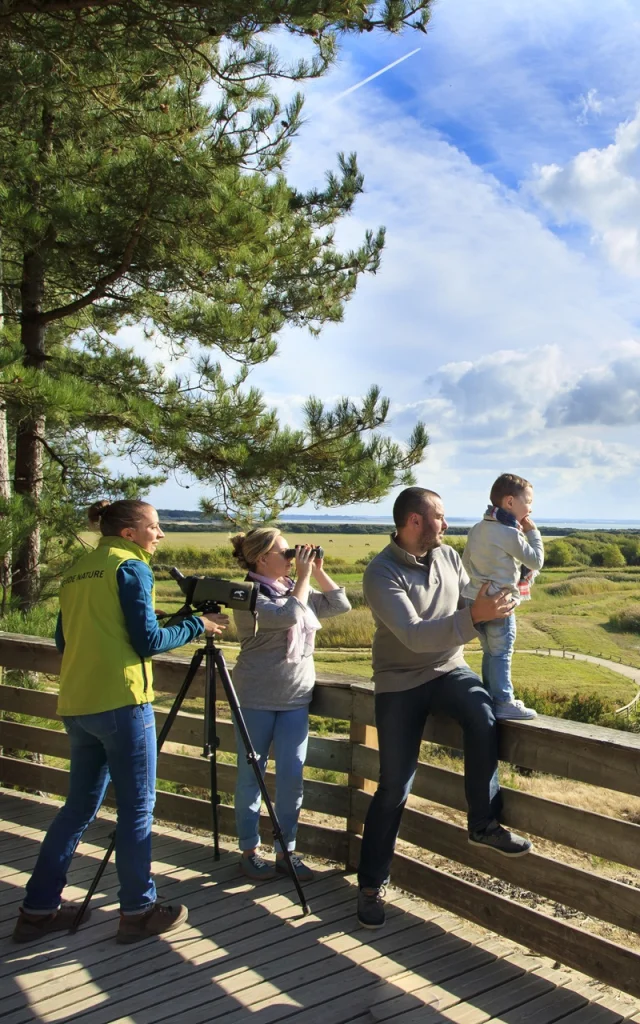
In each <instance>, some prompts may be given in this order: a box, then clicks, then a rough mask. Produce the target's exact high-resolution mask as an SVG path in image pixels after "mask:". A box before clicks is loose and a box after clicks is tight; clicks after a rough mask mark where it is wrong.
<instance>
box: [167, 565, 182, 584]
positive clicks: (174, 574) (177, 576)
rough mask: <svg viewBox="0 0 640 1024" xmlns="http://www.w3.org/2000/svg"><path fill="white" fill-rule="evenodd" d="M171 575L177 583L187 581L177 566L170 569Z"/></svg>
mask: <svg viewBox="0 0 640 1024" xmlns="http://www.w3.org/2000/svg"><path fill="white" fill-rule="evenodd" d="M169 575H170V576H171V578H172V579H174V580H175V581H176V583H181V582H182V580H183V579H185V577H184V576H183V574H182V573H181V572H180V570H179V569H176V567H175V565H172V566H171V568H170V569H169Z"/></svg>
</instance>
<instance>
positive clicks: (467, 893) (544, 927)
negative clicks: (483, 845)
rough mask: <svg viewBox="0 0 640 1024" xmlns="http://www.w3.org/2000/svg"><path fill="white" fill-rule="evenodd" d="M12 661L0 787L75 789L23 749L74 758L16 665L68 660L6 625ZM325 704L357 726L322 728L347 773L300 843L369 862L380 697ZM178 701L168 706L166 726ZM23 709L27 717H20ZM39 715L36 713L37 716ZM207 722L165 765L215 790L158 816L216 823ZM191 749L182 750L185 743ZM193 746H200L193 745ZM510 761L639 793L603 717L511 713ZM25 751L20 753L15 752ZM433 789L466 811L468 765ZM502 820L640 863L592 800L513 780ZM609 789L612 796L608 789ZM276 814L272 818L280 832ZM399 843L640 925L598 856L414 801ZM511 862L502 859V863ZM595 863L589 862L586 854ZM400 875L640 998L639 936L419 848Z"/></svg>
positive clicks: (434, 781)
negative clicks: (464, 873) (500, 842)
mask: <svg viewBox="0 0 640 1024" xmlns="http://www.w3.org/2000/svg"><path fill="white" fill-rule="evenodd" d="M187 665H188V661H186V660H185V659H184V658H177V657H168V656H162V657H159V658H157V659H155V672H154V676H155V686H156V689H157V691H158V693H159V694H163V695H171V694H174V693H176V692H177V690H178V687H179V685H180V683H181V682H182V679H183V677H184V673H185V670H186V666H187ZM0 666H4V667H5V669H7V670H9V671H8V672H7V673H5V678H4V683H3V685H2V686H0V750H2V748H4V753H2V754H0V783H2V784H5V785H10V786H20V787H23V788H27V789H35V790H39V791H44V792H48V793H56V794H60V795H64V794H65V793H66V788H67V782H68V772H67V771H66V770H65V769H64V768H61V767H57V766H55V765H52V764H50V763H36V762H34V761H31V760H28V759H26V758H25V757H24V756H15V753H18V752H20V753H21V754H22V755H24V753H27V754H28V753H37V754H41V755H44V756H46V757H49V758H58V759H66V758H68V743H67V737H66V734H65V733H64V732H63V731H62V730H61V729H60V725H59V721H58V720H57V715H56V701H57V694H56V688H55V681H54V680H53V679H48V680H47V681H46V683H45V685H46V689H29V688H27V687H26V686H25V685H20V683H21V679H20V678H19V677H16V673H15V672H14V671H11V670H18V672H37V673H42V674H44V675H46V676H49V677H52V676H55V675H57V673H58V671H59V667H60V656H59V654H58V652H57V651H56V650H55V647H54V646H53V644H52V643H51V641H48V640H42V639H38V638H34V637H23V636H16V635H10V634H2V633H0ZM202 694H203V673H202V672H201V673H200V675H199V677H197V678H196V680H195V681H194V684H193V687H192V690H191V691H190V694H189V697H190V698H192V697H196V696H201V695H202ZM219 710H220V712H221V713H222V717H221V718H220V720H219V721H218V735H219V737H220V750H221V751H222V752H223V753H224V754H228V753H233V752H234V751H235V736H234V730H233V727H232V725H231V723H230V721H229V720H228V718H225V717H224V715H225V711H226V708H225V706H224V704H223V702H221V704H220V709H219ZM311 711H312V713H313V714H316V715H320V716H323V717H328V718H334V719H340V720H342V721H348V722H349V735H348V736H346V735H345V736H342V735H340V736H336V735H334V736H313V737H312V739H311V742H310V744H309V754H308V758H307V764H308V765H309V766H310V767H312V768H317V769H322V770H327V769H329V770H332V771H335V772H338V773H340V776H339V781H337V782H327V781H320V780H317V779H309V780H307V781H306V783H305V801H304V809H305V813H308V812H312V814H313V813H315V814H321V815H323V816H327V815H329V816H331V818H332V819H333V821H332V822H331V824H330V825H326V824H323V825H319V824H317V823H315V822H314V821H313V820H309V818H308V816H307V818H306V820H303V821H302V822H301V825H300V829H299V835H298V840H299V846H300V848H301V849H302V850H303V851H306V852H308V853H313V854H316V855H319V856H322V857H326V858H329V859H332V860H336V861H343V862H345V863H346V864H347V865H348V866H350V867H354V866H355V865H356V864H357V859H358V852H359V844H360V835H361V833H362V827H363V822H364V817H365V814H366V810H367V807H368V804H369V801H370V799H371V793H372V792H373V791H374V790H375V784H376V779H377V774H378V753H377V749H376V732H375V728H374V704H373V695H372V692H371V689H370V688H369V687H368V686H366V685H363V684H362V683H361V682H358V681H350V680H347V681H342V682H336V681H327V680H323V679H320V680H319V682H318V685H317V687H316V690H315V693H314V699H313V703H312V706H311ZM166 714H167V711H166V710H165V709H163V708H159V709H158V710H157V719H158V725H159V726H160V725H161V724H162V722H163V720H164V719H165V717H166ZM22 716H26V717H27V719H28V720H27V721H24V720H20V718H21V717H22ZM34 720H35V721H34ZM202 737H203V719H202V716H201V715H199V714H193V713H186V712H181V713H180V714H179V715H178V717H177V719H176V721H175V723H174V726H173V728H172V732H171V733H170V736H169V743H170V747H169V751H167V752H163V753H162V754H161V757H160V759H159V764H158V777H159V779H160V780H161V783H160V785H161V786H162V782H163V781H164V782H170V783H174V784H176V785H177V786H184V787H187V788H190V789H195V790H198V789H200V790H201V791H203V798H201V799H200V798H197V797H194V796H189V795H182V794H180V793H174V792H166V791H162V789H160V791H159V792H158V799H157V804H156V814H157V816H158V817H159V818H162V819H165V820H170V821H175V822H179V823H181V824H189V825H192V826H199V827H203V828H208V827H210V806H209V803H208V801H207V799H205V798H204V796H205V794H206V791H207V787H208V784H209V773H208V766H207V764H206V761H205V760H204V759H202V758H200V757H199V756H198V754H197V748H198V747H201V746H202ZM424 739H425V740H427V741H430V742H433V743H437V744H441V745H444V746H446V747H451V748H453V749H457V750H459V749H460V748H461V747H462V734H461V730H460V727H459V726H458V725H457V724H456V723H455V722H453V721H452V720H450V719H446V718H432V719H430V720H429V721H428V724H427V728H426V730H425V734H424ZM180 748H183V749H182V750H181V749H180ZM194 748H196V749H195V750H194ZM499 749H500V758H501V760H503V761H506V762H509V763H511V764H513V765H516V766H519V767H521V768H529V769H533V770H535V771H539V772H544V773H548V774H550V775H554V776H560V777H561V778H563V779H566V780H568V781H567V786H569V785H570V784H571V781H578V782H581V783H588V784H589V785H591V786H597V787H599V788H601V789H605V790H615V791H617V792H621V793H625V794H628V795H629V796H631V797H640V736H638V735H633V734H629V733H625V732H619V731H617V730H613V729H604V728H601V727H599V726H591V725H583V724H581V723H576V722H568V721H565V720H558V719H553V718H546V717H540V718H538V719H536V720H535V721H533V722H527V723H512V722H508V723H502V724H501V725H500V732H499ZM12 751H13V752H15V753H14V754H12V753H11V752H12ZM235 776H236V768H235V765H234V764H231V763H221V764H219V770H218V777H219V787H220V790H221V792H222V793H223V794H231V793H232V792H233V789H234V787H235ZM267 785H268V787H269V789H270V790H271V791H273V785H274V776H273V775H272V774H271V773H267ZM413 793H414V795H415V796H416V797H422V798H424V799H427V800H429V801H431V802H432V803H435V804H439V805H441V806H442V807H443V808H454V809H456V810H459V811H464V809H465V806H466V805H465V798H464V782H463V778H462V775H461V774H459V773H458V772H456V771H452V770H450V769H446V768H443V767H440V766H438V765H436V764H429V763H426V762H421V763H420V764H419V766H418V771H417V774H416V780H415V784H414V788H413ZM503 793H504V820H505V823H506V824H508V825H511V826H513V827H514V828H518V829H522V830H524V831H525V832H527V833H528V834H531V835H533V836H534V837H539V838H541V839H544V840H547V841H549V842H552V843H554V844H558V845H559V846H562V847H566V848H569V849H571V850H577V851H581V852H582V853H583V854H586V855H588V856H590V857H591V858H602V859H603V860H604V861H608V862H612V863H614V864H617V865H625V866H626V867H627V868H630V869H633V870H640V824H635V823H633V822H632V821H628V820H624V819H622V818H615V817H609V816H608V815H606V814H599V813H596V812H595V811H590V810H583V809H581V808H579V807H575V806H572V805H570V804H566V803H561V802H557V801H553V800H549V799H545V798H543V797H539V796H535V795H533V794H531V793H525V792H522V791H519V790H517V789H513V788H509V787H505V788H504V790H503ZM603 799H604V794H603ZM220 822H221V827H222V829H223V831H225V832H226V833H228V834H234V832H235V823H234V815H233V809H232V807H231V806H230V804H227V803H226V802H225V803H223V804H222V805H221V808H220ZM268 825H269V822H268V819H265V821H264V827H265V833H266V834H267V835H268V833H269V829H268ZM400 837H401V839H403V840H405V841H406V842H408V843H411V844H413V846H414V847H417V848H419V849H422V850H426V851H430V852H432V853H435V854H437V855H439V856H440V857H444V858H446V859H447V860H450V861H454V862H456V863H458V864H462V865H465V866H466V867H468V868H471V869H473V870H474V871H478V872H482V873H483V874H485V875H487V874H488V875H491V874H494V875H495V876H496V877H498V878H500V879H501V880H502V881H504V882H507V883H511V884H512V885H516V886H518V887H520V888H522V889H525V890H527V891H529V892H533V893H536V894H537V895H539V896H540V897H542V898H544V899H546V900H550V901H553V902H554V903H557V904H562V905H563V906H564V907H567V908H575V910H576V911H579V912H581V913H583V914H586V915H588V916H589V917H591V918H595V919H598V920H600V921H603V922H607V923H609V924H612V925H614V926H616V927H618V928H621V929H624V930H626V931H628V932H631V933H635V934H636V935H637V934H638V933H640V886H638V885H637V884H634V882H633V880H631V881H629V882H627V881H624V880H615V879H614V878H611V877H608V876H607V875H605V874H594V871H593V870H592V869H591V865H589V867H588V869H586V868H585V867H584V866H576V865H575V864H571V863H567V862H566V861H564V860H561V859H558V857H556V856H549V855H547V854H546V853H542V852H541V853H539V852H534V853H532V854H531V855H529V856H528V857H525V858H521V859H517V860H515V861H510V860H507V859H506V858H497V857H495V855H494V856H493V857H492V855H491V854H490V853H488V852H486V851H479V850H477V849H476V848H475V847H472V846H470V845H469V843H468V842H467V835H466V829H465V828H464V827H462V825H460V824H456V823H454V822H451V821H449V820H443V819H442V817H440V816H438V815H430V814H426V813H424V811H422V810H419V809H418V808H417V807H416V806H410V807H408V808H407V809H406V810H405V814H404V817H403V823H402V829H401V833H400ZM496 861H499V863H496ZM587 863H588V862H587ZM393 880H394V881H395V882H396V883H397V884H399V885H402V886H404V887H406V888H407V889H409V890H410V891H412V892H415V893H416V894H418V895H421V896H424V897H425V898H426V899H428V900H429V901H430V902H433V903H436V904H439V905H442V906H444V907H446V908H447V909H449V910H451V911H454V912H455V913H457V914H460V915H461V916H463V917H467V918H470V919H472V920H474V921H478V922H481V923H483V924H485V925H486V926H487V927H490V928H492V929H493V930H494V931H497V932H499V933H501V934H503V935H505V936H506V937H508V938H511V939H513V940H515V941H518V942H522V943H524V944H525V945H527V946H529V947H530V948H533V949H535V950H537V951H538V952H540V953H544V954H546V955H549V956H553V957H555V958H556V959H559V960H561V961H562V962H564V963H566V964H567V965H569V966H571V967H574V968H577V969H578V970H581V971H584V972H586V973H588V974H591V975H592V976H593V977H595V978H598V979H599V980H601V981H604V982H606V983H608V984H611V985H614V986H616V987H618V988H622V989H626V990H627V991H629V992H630V993H632V994H634V995H636V996H640V952H639V951H638V948H640V940H639V941H638V948H635V949H634V948H633V946H635V945H636V943H635V941H634V940H633V939H630V940H629V941H630V944H629V945H628V946H625V945H623V944H621V943H618V942H611V941H608V940H607V939H605V938H602V937H601V936H599V935H596V934H592V933H590V932H587V931H585V930H584V929H581V928H579V927H577V926H576V925H572V924H571V923H569V922H568V921H566V920H558V919H556V918H555V917H551V916H549V915H547V914H545V913H541V912H540V911H538V910H533V909H531V908H530V907H528V906H526V905H523V904H521V903H516V902H512V901H510V900H508V899H507V898H505V897H504V896H502V895H499V894H497V893H495V892H492V891H490V890H489V889H485V888H483V887H482V883H481V882H480V883H479V884H472V883H470V882H468V881H463V880H462V879H461V878H458V877H454V875H453V874H450V873H448V872H446V871H444V870H442V869H441V868H435V867H433V866H431V865H430V864H426V863H424V862H423V861H421V860H419V859H418V858H413V857H408V856H406V855H400V854H398V855H396V858H395V859H394V865H393Z"/></svg>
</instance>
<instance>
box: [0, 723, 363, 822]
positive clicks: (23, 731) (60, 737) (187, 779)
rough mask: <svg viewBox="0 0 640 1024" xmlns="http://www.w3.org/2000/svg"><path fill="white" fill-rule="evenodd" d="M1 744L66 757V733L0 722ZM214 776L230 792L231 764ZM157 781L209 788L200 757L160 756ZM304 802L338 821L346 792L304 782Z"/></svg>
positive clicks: (271, 782)
mask: <svg viewBox="0 0 640 1024" xmlns="http://www.w3.org/2000/svg"><path fill="white" fill-rule="evenodd" d="M1 744H4V745H5V746H6V747H7V748H8V749H15V750H24V751H37V752H38V753H41V754H46V755H48V756H50V757H62V758H68V757H69V740H68V737H67V734H66V733H64V732H58V731H56V730H54V729H45V728H42V727H41V726H33V725H23V724H21V723H17V722H7V721H1V720H0V745H1ZM217 776H218V789H219V792H222V793H233V792H234V791H235V786H236V777H237V769H236V768H235V766H234V765H228V764H220V763H219V764H218V765H217ZM158 778H159V779H164V780H166V781H170V782H179V783H182V784H183V785H186V786H196V787H201V788H203V789H208V788H209V785H210V766H209V762H208V760H206V759H204V758H197V757H190V756H187V755H184V754H165V753H161V754H160V757H159V758H158ZM265 781H266V783H267V789H268V791H269V794H270V796H272V797H274V798H275V790H276V776H275V774H274V773H272V772H267V773H266V775H265ZM304 800H305V808H306V809H307V810H309V811H317V812H318V813H321V814H332V815H335V816H336V817H339V818H346V816H347V813H348V806H349V792H348V790H347V788H346V787H345V786H341V785H338V784H336V783H332V782H320V781H316V780H313V779H307V780H306V781H305V796H304Z"/></svg>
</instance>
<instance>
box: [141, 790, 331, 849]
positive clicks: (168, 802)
mask: <svg viewBox="0 0 640 1024" xmlns="http://www.w3.org/2000/svg"><path fill="white" fill-rule="evenodd" d="M219 811H220V828H221V831H222V832H223V833H224V834H225V835H229V836H233V835H235V832H236V828H235V815H234V811H233V808H231V807H227V806H225V805H224V804H221V805H220V808H219ZM155 816H156V818H159V819H164V820H166V821H176V822H179V823H180V824H184V825H194V826H196V827H197V828H204V829H210V828H211V806H210V804H209V802H208V801H205V800H195V799H193V797H187V796H178V795H177V794H175V793H163V792H158V794H157V798H156V809H155ZM260 832H261V835H262V837H263V840H264V841H265V842H267V843H271V842H272V840H273V836H272V832H271V822H270V819H269V817H268V816H267V815H261V816H260ZM297 848H298V850H299V851H300V852H301V853H308V854H311V855H315V856H318V857H324V858H326V859H327V860H332V861H336V862H338V863H344V861H345V860H346V854H347V834H346V832H336V831H335V830H334V829H331V828H325V827H323V826H320V825H311V824H308V823H307V822H304V821H301V822H300V823H299V825H298V834H297Z"/></svg>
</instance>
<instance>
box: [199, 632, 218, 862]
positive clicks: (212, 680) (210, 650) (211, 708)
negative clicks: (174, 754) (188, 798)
mask: <svg viewBox="0 0 640 1024" xmlns="http://www.w3.org/2000/svg"><path fill="white" fill-rule="evenodd" d="M205 651H206V655H207V657H206V677H205V684H204V685H205V696H204V730H205V740H204V748H203V751H202V755H203V757H208V758H209V772H210V779H211V782H210V790H209V792H210V799H211V818H212V823H213V859H214V860H220V822H219V815H218V808H219V806H220V794H219V793H218V762H217V754H218V737H217V735H216V663H215V661H214V658H213V654H214V651H215V648H214V647H213V641H212V638H211V637H207V642H206V646H205Z"/></svg>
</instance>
